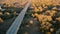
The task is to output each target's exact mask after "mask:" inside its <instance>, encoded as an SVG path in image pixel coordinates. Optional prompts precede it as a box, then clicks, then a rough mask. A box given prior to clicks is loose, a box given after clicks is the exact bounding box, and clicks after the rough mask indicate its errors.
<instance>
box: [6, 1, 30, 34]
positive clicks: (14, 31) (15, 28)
mask: <svg viewBox="0 0 60 34" xmlns="http://www.w3.org/2000/svg"><path fill="white" fill-rule="evenodd" d="M29 6H30V2H28V3H27V4H26V6H25V8H24V9H23V10H22V11H21V13H20V14H19V15H18V17H17V18H16V19H15V21H14V22H13V23H12V25H11V27H10V28H9V29H8V30H7V32H6V34H17V32H18V29H19V26H20V25H21V22H22V20H23V18H24V15H25V13H26V11H27V9H28V7H29Z"/></svg>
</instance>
